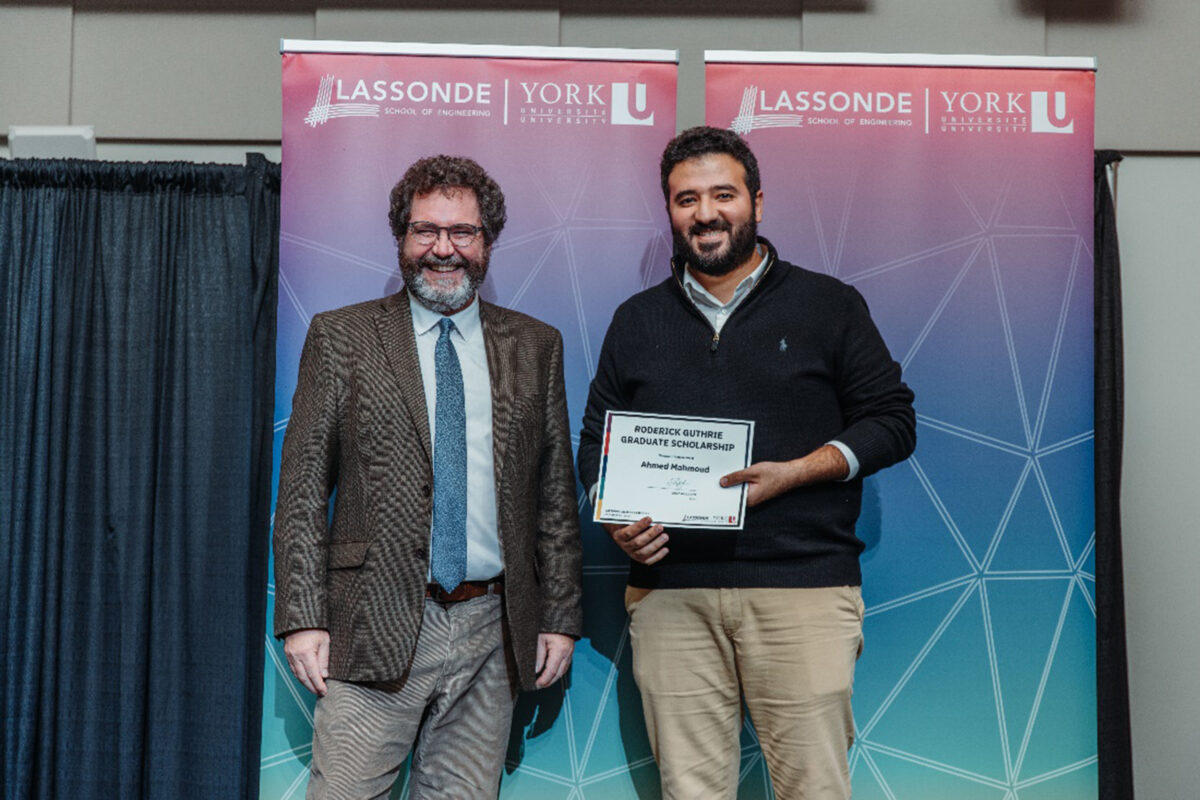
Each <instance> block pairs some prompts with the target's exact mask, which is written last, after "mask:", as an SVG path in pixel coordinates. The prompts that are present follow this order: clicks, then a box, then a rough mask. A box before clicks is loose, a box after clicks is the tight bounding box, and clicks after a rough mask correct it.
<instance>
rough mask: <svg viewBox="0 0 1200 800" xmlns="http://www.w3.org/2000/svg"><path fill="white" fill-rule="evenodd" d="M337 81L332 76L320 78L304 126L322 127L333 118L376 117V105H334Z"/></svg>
mask: <svg viewBox="0 0 1200 800" xmlns="http://www.w3.org/2000/svg"><path fill="white" fill-rule="evenodd" d="M336 80H337V79H336V78H334V77H333V76H332V75H324V76H322V77H321V85H320V87H319V88H318V89H317V99H316V102H314V103H313V107H312V108H311V109H309V112H308V114H306V115H305V117H304V124H306V125H308V126H310V127H313V128H315V127H317V126H318V125H324V124H325V123H326V122H328V121H329V120H330V119H333V118H334V117H378V116H379V104H378V103H334V102H333V85H334V82H335V81H336Z"/></svg>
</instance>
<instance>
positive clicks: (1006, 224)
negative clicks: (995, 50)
mask: <svg viewBox="0 0 1200 800" xmlns="http://www.w3.org/2000/svg"><path fill="white" fill-rule="evenodd" d="M706 61H707V64H706V81H707V119H708V122H709V124H711V125H715V126H719V127H725V128H732V129H733V130H735V131H737V132H738V133H740V134H742V135H743V136H744V137H745V138H746V141H747V143H748V144H749V145H750V147H751V148H752V149H753V150H754V152H755V154H756V155H757V157H758V159H759V163H760V168H761V172H762V186H763V193H764V200H763V211H764V221H763V224H762V232H763V233H764V235H766V236H767V237H768V238H770V239H771V240H772V241H773V242H774V243H775V244H776V246H777V247H778V250H779V253H780V255H781V257H783V258H785V259H787V260H789V261H792V262H794V263H797V264H800V265H802V266H805V267H808V268H809V269H814V270H817V271H820V272H825V273H828V274H831V275H835V276H837V277H838V278H840V279H842V280H843V281H846V282H847V283H849V284H851V285H853V286H854V287H855V288H857V289H858V290H859V291H860V292H861V293H862V294H863V296H864V297H865V298H866V300H867V302H868V304H869V306H870V308H871V313H872V316H873V317H874V319H875V321H876V322H877V324H878V325H879V328H880V330H881V331H882V332H883V334H884V337H885V339H886V340H887V343H888V346H889V347H890V349H891V351H892V354H893V356H894V357H895V358H896V359H897V360H898V361H900V362H901V364H902V365H903V368H904V376H905V380H906V381H907V382H908V383H909V384H910V385H911V386H912V387H913V389H914V391H915V393H916V407H917V412H918V431H917V434H918V436H917V439H918V442H917V450H916V453H915V455H914V456H913V457H912V458H911V459H909V461H908V462H906V463H904V464H901V465H899V466H897V467H893V468H892V469H889V470H886V471H884V472H883V473H880V474H879V475H877V476H875V477H872V478H869V479H867V481H866V485H865V492H864V503H863V513H862V518H861V520H860V523H859V529H858V533H859V536H860V538H862V539H863V540H864V542H865V543H866V545H867V549H866V551H865V552H864V554H863V573H864V576H863V592H864V598H865V600H866V604H867V609H868V610H867V617H866V619H865V625H864V627H865V649H864V651H863V655H862V658H861V660H860V661H859V663H858V669H857V674H856V677H855V691H854V707H855V719H856V727H857V740H856V743H855V745H854V748H853V750H852V753H851V768H852V770H853V782H854V795H855V797H864V798H867V797H894V798H920V800H939V798H947V799H950V798H953V799H954V800H961V798H985V797H995V798H997V800H1000V798H1004V797H1021V798H1051V797H1053V798H1089V797H1095V796H1096V791H1097V771H1096V704H1095V600H1094V597H1095V578H1094V572H1095V568H1094V560H1093V543H1094V523H1093V504H1092V471H1093V470H1092V444H1093V436H1092V429H1093V419H1092V252H1091V244H1092V148H1093V143H1092V123H1093V88H1094V73H1093V71H1092V69H1093V66H1094V65H1093V62H1092V60H1091V59H1047V58H1041V59H1033V58H1006V57H999V58H985V57H957V56H951V57H942V56H877V55H866V54H821V53H735V52H727V51H720V52H709V53H707V54H706Z"/></svg>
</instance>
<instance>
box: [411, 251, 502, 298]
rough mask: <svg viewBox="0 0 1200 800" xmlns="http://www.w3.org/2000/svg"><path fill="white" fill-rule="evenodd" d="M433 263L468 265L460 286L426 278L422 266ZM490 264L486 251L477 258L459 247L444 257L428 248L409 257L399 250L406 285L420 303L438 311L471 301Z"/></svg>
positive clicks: (428, 265)
mask: <svg viewBox="0 0 1200 800" xmlns="http://www.w3.org/2000/svg"><path fill="white" fill-rule="evenodd" d="M434 266H438V267H444V266H455V267H465V270H466V274H464V275H463V280H462V282H461V283H460V284H459V285H458V288H457V289H455V290H453V291H449V292H447V291H443V290H441V289H438V288H437V287H436V286H434V285H433V284H432V283H429V282H428V281H426V280H425V277H424V276H423V275H422V274H421V268H422V267H434ZM487 268H488V256H487V254H486V253H485V254H484V255H483V256H482V257H481V258H480V259H479V260H478V261H472V260H470V259H468V258H466V257H464V256H463V255H462V254H461V253H459V252H458V251H455V252H453V253H451V254H450V255H449V256H446V257H445V258H439V257H438V256H435V255H434V254H433V251H432V250H429V251H426V253H425V254H424V255H422V256H421V257H420V258H417V259H412V258H408V257H407V256H405V255H404V251H403V250H401V252H400V275H401V276H402V277H403V278H404V285H405V286H406V287H408V290H409V291H410V292H412V294H413V296H414V297H416V298H417V301H418V302H419V303H420V304H421V305H423V306H425V307H426V308H428V309H429V310H430V311H436V312H437V313H439V314H450V313H452V312H455V311H458V310H459V309H462V308H466V307H467V306H468V305H470V303H471V300H472V299H473V298H474V297H475V292H476V291H478V289H479V287H480V285H481V284H482V283H483V279H484V277H486V276H487Z"/></svg>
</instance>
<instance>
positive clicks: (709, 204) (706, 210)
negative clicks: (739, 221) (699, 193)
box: [696, 197, 717, 222]
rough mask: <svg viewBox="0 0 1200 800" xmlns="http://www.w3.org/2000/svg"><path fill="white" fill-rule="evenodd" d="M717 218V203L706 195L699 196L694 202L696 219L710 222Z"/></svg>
mask: <svg viewBox="0 0 1200 800" xmlns="http://www.w3.org/2000/svg"><path fill="white" fill-rule="evenodd" d="M716 218H717V205H716V203H714V202H713V201H712V200H710V199H709V198H707V197H701V198H700V199H699V201H697V203H696V221H697V222H712V221H713V220H715V219H716Z"/></svg>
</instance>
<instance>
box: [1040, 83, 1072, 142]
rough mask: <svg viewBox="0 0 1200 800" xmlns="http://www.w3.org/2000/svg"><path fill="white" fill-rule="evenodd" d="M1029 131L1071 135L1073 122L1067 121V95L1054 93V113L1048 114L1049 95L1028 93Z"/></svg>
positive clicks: (1045, 93)
mask: <svg viewBox="0 0 1200 800" xmlns="http://www.w3.org/2000/svg"><path fill="white" fill-rule="evenodd" d="M1029 106H1030V109H1029V110H1030V112H1031V115H1030V116H1031V119H1030V130H1031V131H1033V132H1034V133H1073V132H1074V131H1075V120H1074V119H1067V93H1066V92H1055V93H1054V113H1053V116H1051V113H1050V93H1049V92H1030V93H1029Z"/></svg>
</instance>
